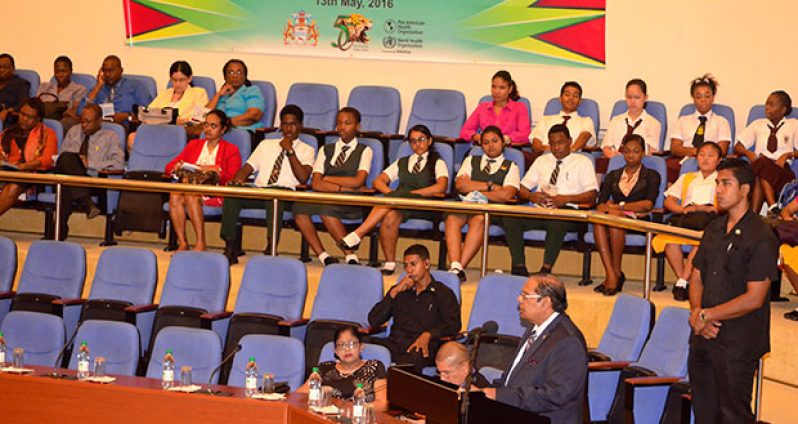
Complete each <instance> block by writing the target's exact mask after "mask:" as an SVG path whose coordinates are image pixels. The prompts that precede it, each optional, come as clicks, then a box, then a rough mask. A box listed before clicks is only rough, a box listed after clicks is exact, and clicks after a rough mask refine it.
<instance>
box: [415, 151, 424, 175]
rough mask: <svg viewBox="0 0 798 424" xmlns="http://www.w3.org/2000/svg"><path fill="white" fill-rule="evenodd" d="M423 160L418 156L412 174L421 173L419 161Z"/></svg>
mask: <svg viewBox="0 0 798 424" xmlns="http://www.w3.org/2000/svg"><path fill="white" fill-rule="evenodd" d="M423 159H424V158H423V157H422V156H421V155H418V159H416V164H415V165H413V173H414V174H418V173H419V172H421V161H422V160H423Z"/></svg>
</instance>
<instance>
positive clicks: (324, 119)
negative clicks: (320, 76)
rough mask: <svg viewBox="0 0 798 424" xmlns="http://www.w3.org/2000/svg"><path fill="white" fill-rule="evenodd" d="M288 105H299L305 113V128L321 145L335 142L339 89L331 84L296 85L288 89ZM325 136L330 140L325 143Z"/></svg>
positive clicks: (286, 102)
mask: <svg viewBox="0 0 798 424" xmlns="http://www.w3.org/2000/svg"><path fill="white" fill-rule="evenodd" d="M285 104H287V105H297V106H299V107H300V108H301V109H302V112H304V113H305V119H304V126H305V130H306V132H307V133H309V134H312V135H314V136H315V137H316V139H317V140H318V141H319V145H323V144H325V143H326V142H334V141H335V140H337V139H338V136H337V135H332V134H330V133H331V132H334V131H335V118H336V116H337V115H338V104H339V103H338V88H336V87H335V86H334V85H329V84H312V83H294V84H292V85H291V87H290V88H289V89H288V96H287V98H286V100H285ZM325 135H326V136H328V137H329V140H327V141H325Z"/></svg>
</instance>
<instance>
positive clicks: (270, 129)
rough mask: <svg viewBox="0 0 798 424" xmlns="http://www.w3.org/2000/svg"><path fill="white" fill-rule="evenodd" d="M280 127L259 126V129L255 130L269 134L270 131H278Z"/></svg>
mask: <svg viewBox="0 0 798 424" xmlns="http://www.w3.org/2000/svg"><path fill="white" fill-rule="evenodd" d="M278 129H279V128H277V127H266V128H258V129H256V130H255V132H261V133H264V134H268V133H273V132H275V131H277V130H278Z"/></svg>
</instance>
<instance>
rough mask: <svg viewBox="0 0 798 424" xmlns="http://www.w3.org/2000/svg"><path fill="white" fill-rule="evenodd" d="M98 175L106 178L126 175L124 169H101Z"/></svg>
mask: <svg viewBox="0 0 798 424" xmlns="http://www.w3.org/2000/svg"><path fill="white" fill-rule="evenodd" d="M97 175H99V176H100V177H106V176H109V175H125V171H124V170H123V169H101V170H99V171H97Z"/></svg>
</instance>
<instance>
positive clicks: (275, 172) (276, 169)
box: [267, 150, 285, 185]
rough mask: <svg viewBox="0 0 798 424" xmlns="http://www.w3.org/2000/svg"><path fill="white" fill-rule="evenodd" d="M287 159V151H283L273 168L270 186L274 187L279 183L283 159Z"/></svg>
mask: <svg viewBox="0 0 798 424" xmlns="http://www.w3.org/2000/svg"><path fill="white" fill-rule="evenodd" d="M284 157H285V151H284V150H283V151H281V152H280V154H279V155H277V159H275V160H274V167H273V168H272V173H271V175H269V182H268V183H267V184H268V185H274V184H276V183H277V179H278V178H280V169H282V167H283V158H284Z"/></svg>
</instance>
